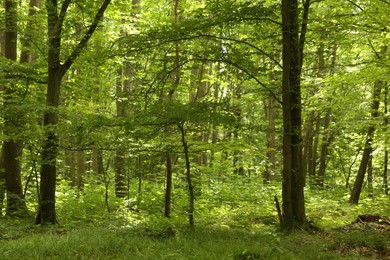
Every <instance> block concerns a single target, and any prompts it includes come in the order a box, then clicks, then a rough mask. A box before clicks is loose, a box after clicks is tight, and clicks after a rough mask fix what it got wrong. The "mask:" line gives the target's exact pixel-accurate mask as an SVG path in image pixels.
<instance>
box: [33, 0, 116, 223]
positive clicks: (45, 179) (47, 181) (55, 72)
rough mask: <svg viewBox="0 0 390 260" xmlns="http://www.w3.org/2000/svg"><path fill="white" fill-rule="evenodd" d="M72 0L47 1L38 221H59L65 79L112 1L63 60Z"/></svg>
mask: <svg viewBox="0 0 390 260" xmlns="http://www.w3.org/2000/svg"><path fill="white" fill-rule="evenodd" d="M70 2H71V0H64V1H63V2H62V6H61V8H60V12H58V11H59V10H58V3H57V0H48V1H46V10H47V24H48V80H47V92H46V106H47V107H48V109H47V110H46V111H45V113H44V117H43V126H44V127H45V129H46V133H45V141H44V144H43V147H42V152H41V157H42V162H41V172H40V173H41V174H40V176H41V181H40V194H39V195H40V198H39V207H38V213H37V216H36V219H35V224H48V223H52V224H55V223H57V217H56V211H55V190H56V177H57V169H56V159H57V153H58V136H57V131H56V126H57V123H58V114H57V108H58V106H59V101H60V86H61V80H62V78H63V76H64V75H65V73H66V72H67V71H68V70H69V68H70V67H71V65H72V64H73V62H74V61H75V60H76V59H77V58H78V56H79V55H80V53H81V52H82V50H83V49H84V47H85V45H86V44H87V42H88V41H89V39H90V38H91V36H92V34H93V33H94V32H95V30H96V27H97V25H98V23H99V21H100V20H101V18H102V17H103V14H104V12H105V10H106V8H107V6H108V5H109V4H110V2H111V1H110V0H105V1H104V2H103V4H102V5H101V6H100V9H99V10H98V12H97V14H96V16H95V18H94V20H93V22H92V24H91V25H90V26H89V28H88V30H87V32H86V33H85V34H84V37H83V38H82V39H81V40H80V42H79V43H78V45H77V46H76V47H75V48H74V50H73V51H72V53H71V54H70V55H69V57H68V58H67V59H66V60H65V61H64V62H63V63H62V62H61V60H60V53H61V37H62V26H63V22H64V19H65V16H66V13H67V10H68V7H69V5H70Z"/></svg>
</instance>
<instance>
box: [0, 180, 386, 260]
mask: <svg viewBox="0 0 390 260" xmlns="http://www.w3.org/2000/svg"><path fill="white" fill-rule="evenodd" d="M240 181H241V182H240ZM149 185H150V186H151V185H152V184H149ZM210 185H211V184H210ZM221 186H223V188H221ZM236 187H245V188H240V189H238V188H236ZM86 189H87V188H86ZM279 189H280V187H279V186H272V185H268V186H261V185H260V186H259V185H258V182H256V181H253V182H252V181H251V182H248V181H246V180H240V179H237V180H236V182H235V183H234V185H233V184H231V183H225V182H221V183H218V185H214V186H210V187H209V188H208V189H205V190H204V191H203V193H202V197H200V198H199V199H198V200H197V201H196V211H195V225H196V228H195V231H191V230H189V229H188V228H187V221H188V220H187V213H186V209H187V204H186V203H187V200H186V199H187V197H186V193H185V191H181V190H180V189H177V190H175V192H176V193H175V196H174V198H175V201H174V202H175V203H174V204H173V211H172V217H171V218H170V219H166V218H163V217H162V215H163V214H162V211H161V209H162V206H161V205H162V204H161V202H162V199H161V194H156V193H155V192H154V191H156V190H158V189H157V188H156V187H154V186H153V189H150V191H148V192H147V193H145V195H144V197H143V202H142V203H141V206H140V208H139V212H137V211H132V210H128V207H127V203H124V202H123V201H115V200H114V199H113V198H111V200H110V208H111V213H107V210H106V209H105V208H104V201H103V200H102V194H101V190H99V189H92V188H91V189H90V190H88V192H85V195H80V196H79V195H77V194H76V193H75V194H72V193H71V192H69V191H67V192H68V193H64V194H63V195H61V196H59V201H60V202H59V203H58V205H57V209H58V218H59V222H60V225H59V226H43V227H42V226H34V225H32V223H33V222H34V219H33V218H32V217H31V218H30V219H19V220H18V219H13V220H11V219H7V218H0V231H1V232H0V259H1V260H3V259H4V260H6V259H10V260H18V259H45V260H46V259H72V260H73V259H218V260H219V259H283V260H284V259H288V260H294V259H297V260H298V259H299V260H301V259H390V226H385V225H377V224H367V225H363V224H354V225H350V223H352V222H353V221H354V220H355V219H356V218H357V216H358V215H359V214H382V215H385V216H389V215H390V208H389V206H388V205H389V202H390V198H389V197H388V196H383V195H381V194H379V193H378V194H376V196H375V197H374V198H369V197H367V196H365V195H364V194H363V199H362V200H361V203H360V204H359V205H357V206H355V205H350V204H348V203H347V201H348V195H349V192H348V191H346V190H345V189H332V190H329V189H328V190H315V189H308V190H307V191H306V209H307V216H308V219H309V221H312V222H313V223H314V225H315V226H317V227H319V228H320V229H321V230H323V231H316V232H313V233H308V232H303V231H295V232H294V233H292V234H284V233H280V232H279V231H278V228H277V225H278V219H277V216H276V210H275V205H274V203H273V196H274V195H275V194H280V190H279ZM64 190H65V189H64ZM61 194H62V193H61ZM112 194H113V193H112ZM156 198H160V199H156ZM32 208H33V207H32ZM32 212H33V210H32ZM32 215H33V214H32ZM171 230H173V232H171ZM172 233H174V235H172Z"/></svg>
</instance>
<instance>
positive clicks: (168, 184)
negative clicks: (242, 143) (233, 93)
mask: <svg viewBox="0 0 390 260" xmlns="http://www.w3.org/2000/svg"><path fill="white" fill-rule="evenodd" d="M173 3H174V7H173V17H174V23H175V24H177V23H178V22H179V18H180V17H179V8H180V0H173ZM179 64H180V46H179V42H176V43H175V61H174V66H175V68H176V69H175V71H174V75H173V82H172V87H171V89H170V90H169V92H168V101H169V102H172V101H173V98H174V93H175V91H176V88H177V87H178V86H179V84H180V80H181V75H180V74H181V71H180V67H179ZM164 130H165V132H166V133H169V132H170V127H169V126H166V127H165V129H164ZM165 159H166V160H165V161H166V181H165V202H164V216H165V217H167V218H169V217H170V216H171V198H172V174H173V167H172V165H173V163H172V154H171V152H170V151H167V154H166V158H165Z"/></svg>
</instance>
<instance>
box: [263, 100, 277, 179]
mask: <svg viewBox="0 0 390 260" xmlns="http://www.w3.org/2000/svg"><path fill="white" fill-rule="evenodd" d="M265 102H266V105H265V114H266V117H267V122H268V128H267V131H266V136H267V162H266V166H265V169H264V172H263V182H264V183H269V182H270V181H273V180H276V179H277V175H276V113H277V110H276V102H275V99H274V98H273V97H268V98H267V99H266V100H265Z"/></svg>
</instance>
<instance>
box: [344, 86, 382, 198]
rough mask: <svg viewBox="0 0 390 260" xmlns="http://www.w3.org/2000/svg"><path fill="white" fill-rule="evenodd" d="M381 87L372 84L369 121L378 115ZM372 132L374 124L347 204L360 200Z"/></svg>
mask: <svg viewBox="0 0 390 260" xmlns="http://www.w3.org/2000/svg"><path fill="white" fill-rule="evenodd" d="M382 87H383V82H382V81H380V80H377V81H376V82H375V84H374V91H373V95H372V105H371V119H372V120H375V118H377V117H378V115H379V111H378V109H379V101H380V100H379V99H380V94H381V90H382ZM374 132H375V124H374V123H372V124H371V125H370V126H369V127H368V131H367V137H366V142H365V145H364V150H363V156H362V160H361V162H360V166H359V170H358V173H357V175H356V179H355V184H354V186H353V189H352V193H351V197H350V198H349V203H352V204H358V203H359V198H360V193H361V190H362V186H363V181H364V176H365V174H366V170H367V165H368V162H369V158H370V155H371V153H372V142H373V138H374Z"/></svg>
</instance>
